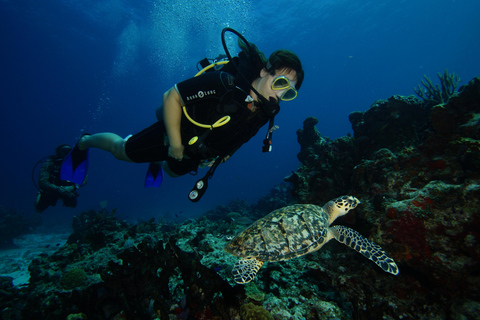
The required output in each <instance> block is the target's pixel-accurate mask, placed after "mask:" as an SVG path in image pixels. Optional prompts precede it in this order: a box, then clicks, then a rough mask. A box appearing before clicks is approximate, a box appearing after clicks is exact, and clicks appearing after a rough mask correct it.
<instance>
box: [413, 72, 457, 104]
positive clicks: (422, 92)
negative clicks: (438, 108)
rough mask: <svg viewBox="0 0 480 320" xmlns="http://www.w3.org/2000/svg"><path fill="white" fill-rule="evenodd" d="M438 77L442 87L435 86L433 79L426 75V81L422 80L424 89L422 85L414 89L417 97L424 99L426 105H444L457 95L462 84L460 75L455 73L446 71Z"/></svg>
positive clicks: (438, 74)
mask: <svg viewBox="0 0 480 320" xmlns="http://www.w3.org/2000/svg"><path fill="white" fill-rule="evenodd" d="M437 76H438V79H439V80H440V85H441V86H439V85H438V84H437V85H436V86H434V85H433V82H432V79H430V78H429V77H427V76H425V75H424V76H423V77H424V78H425V80H422V85H423V89H422V87H421V86H420V85H419V86H418V88H416V89H414V91H415V93H416V94H417V96H419V97H420V98H422V99H423V101H424V102H425V103H426V104H432V105H438V104H444V103H447V102H448V101H449V100H450V98H452V97H453V96H454V95H455V94H456V92H455V90H456V89H457V86H458V83H459V82H460V78H459V77H458V75H456V74H455V73H452V74H449V73H448V70H447V69H445V72H444V73H443V74H441V73H437Z"/></svg>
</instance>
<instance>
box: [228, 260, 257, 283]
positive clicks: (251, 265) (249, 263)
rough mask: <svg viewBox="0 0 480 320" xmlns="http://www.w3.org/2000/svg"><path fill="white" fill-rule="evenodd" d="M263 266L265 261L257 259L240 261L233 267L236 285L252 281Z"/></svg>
mask: <svg viewBox="0 0 480 320" xmlns="http://www.w3.org/2000/svg"><path fill="white" fill-rule="evenodd" d="M262 266H263V261H260V260H257V259H255V258H246V259H240V260H238V261H237V263H235V265H234V266H233V270H232V274H233V278H234V279H235V282H236V283H239V284H245V283H248V282H250V281H252V280H253V279H254V278H255V276H256V275H257V272H258V270H260V268H261V267H262Z"/></svg>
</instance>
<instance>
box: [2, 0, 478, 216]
mask: <svg viewBox="0 0 480 320" xmlns="http://www.w3.org/2000/svg"><path fill="white" fill-rule="evenodd" d="M379 3H381V4H379ZM479 14H480V1H477V0H422V1H418V0H404V1H400V0H395V1H389V0H383V1H358V0H343V1H340V0H336V1H332V0H330V1H322V0H306V1H299V2H292V1H286V0H257V1H235V0H226V1H221V2H216V1H203V0H202V1H199V0H189V1H153V0H150V1H133V0H128V1H127V0H123V1H122V0H100V1H98V0H95V1H92V0H83V1H82V0H77V1H74V0H70V1H67V0H42V1H38V0H35V1H33V0H30V1H27V0H2V1H0V25H1V28H0V35H1V38H0V39H1V49H0V55H1V56H0V74H1V77H0V81H1V83H0V105H1V123H2V125H1V126H0V133H1V135H0V137H1V141H2V144H1V145H2V156H1V160H0V161H1V168H2V170H1V180H0V181H1V183H2V191H1V192H0V206H4V207H7V208H14V209H16V210H18V211H22V212H24V213H25V214H27V215H28V214H30V213H32V212H33V201H34V198H35V194H36V190H35V188H34V186H33V184H32V183H31V179H30V174H31V169H32V166H33V165H34V164H35V162H36V161H37V160H38V159H40V158H42V157H44V156H46V155H49V154H52V153H53V150H54V148H55V146H57V145H58V144H61V143H70V144H73V143H74V142H75V141H76V139H77V138H78V137H79V135H80V134H81V133H82V132H90V133H95V132H103V131H111V132H115V133H118V134H119V135H121V136H126V135H128V134H131V133H136V132H138V131H140V130H141V129H143V128H145V127H146V126H148V125H150V124H152V123H153V122H154V121H155V116H154V110H155V108H156V107H157V106H158V105H159V104H160V103H161V100H162V95H163V93H164V92H165V91H166V90H167V89H169V88H170V87H171V86H172V85H173V84H175V83H176V82H179V81H181V80H183V79H185V78H188V77H190V76H192V75H194V74H195V72H196V67H195V66H196V63H197V61H198V60H200V59H202V58H204V57H211V58H213V57H216V56H217V55H218V54H219V53H222V52H223V50H222V46H221V42H220V32H221V30H222V28H223V27H226V26H230V27H233V28H235V29H236V30H239V31H241V32H243V33H244V35H245V36H246V37H247V39H248V40H250V41H251V42H254V43H256V44H257V45H258V46H259V48H260V49H261V50H262V51H264V52H265V53H266V54H267V55H268V54H270V53H271V52H273V51H274V50H276V49H279V48H286V49H290V50H292V51H295V52H296V53H297V54H298V55H299V57H300V58H301V60H302V62H303V65H304V69H305V74H306V76H305V81H304V85H303V87H302V89H301V90H300V92H299V96H298V98H297V99H296V100H294V101H292V102H286V103H282V105H281V107H282V110H281V113H280V114H279V116H277V118H276V123H277V124H278V125H279V126H280V130H277V131H276V132H275V134H274V146H273V152H272V153H270V154H262V153H261V151H260V150H261V145H262V140H263V138H264V135H265V131H266V129H265V130H264V129H262V130H260V132H259V134H258V135H257V137H255V139H252V140H251V141H250V142H249V143H247V144H246V145H244V146H243V148H242V149H240V150H239V151H238V152H237V153H236V154H235V155H234V157H232V158H231V159H230V160H229V161H228V162H227V163H225V164H223V165H221V166H220V167H219V169H218V170H217V172H216V174H215V176H214V178H213V180H211V181H210V186H209V190H208V191H207V193H206V195H205V196H204V198H203V199H202V200H201V201H200V202H199V203H197V204H193V203H190V202H189V201H188V200H187V193H188V191H189V190H190V189H191V188H192V186H193V184H194V182H195V181H196V179H197V177H192V176H184V177H181V178H177V179H172V178H169V177H166V178H165V181H164V183H163V185H162V187H161V188H160V189H144V188H143V180H144V178H145V173H146V170H147V167H148V165H147V164H131V163H123V162H120V161H118V160H115V159H114V158H113V157H112V156H111V155H110V154H107V153H105V152H103V151H100V150H92V151H91V154H90V161H91V162H90V172H89V183H88V184H87V185H86V186H85V187H84V188H82V189H81V190H80V194H81V195H80V197H79V206H78V207H77V208H76V209H67V208H63V207H61V205H60V204H59V205H57V207H56V208H50V209H47V210H46V211H45V212H44V213H43V214H42V215H43V216H44V217H45V219H47V220H48V219H51V220H55V221H62V219H64V221H66V222H67V223H69V222H70V221H71V216H72V215H75V214H78V213H79V212H80V211H81V210H87V209H90V208H97V209H98V208H100V202H101V201H104V200H107V201H108V206H107V209H112V208H114V207H118V211H117V215H118V216H120V217H126V218H128V219H131V220H135V219H137V218H150V217H155V218H159V217H162V216H163V217H165V218H167V219H175V216H178V217H179V218H178V219H183V218H188V217H196V216H198V215H199V214H200V213H202V212H204V211H205V210H207V209H209V208H212V207H214V206H216V205H218V204H226V203H228V201H229V200H231V199H236V198H242V199H246V200H247V201H255V200H257V199H258V198H259V197H261V196H262V195H265V194H267V193H268V191H269V190H270V189H271V188H272V187H273V185H275V184H277V183H280V182H282V181H283V178H284V177H285V176H287V175H289V174H290V173H291V172H292V171H295V170H296V168H297V166H298V164H299V162H298V160H297V158H296V155H297V153H298V151H299V145H298V143H297V141H296V133H295V132H296V130H297V129H298V128H301V127H302V122H303V120H304V119H305V118H306V117H308V116H315V117H317V118H318V120H319V124H318V125H317V127H318V129H319V130H320V132H321V133H322V135H324V136H328V137H331V138H337V137H340V136H344V135H346V134H347V133H351V132H352V131H351V126H350V123H349V121H348V115H349V113H351V112H352V111H364V110H367V109H368V108H369V107H370V105H371V104H372V103H373V102H374V101H375V100H377V99H387V98H389V97H390V96H392V95H394V94H400V95H411V94H413V93H414V91H413V89H414V88H415V87H416V86H417V85H418V84H419V83H420V81H421V80H422V78H423V75H424V74H426V75H428V76H430V77H432V78H435V79H436V73H437V72H443V71H444V70H445V68H448V70H449V71H451V72H452V71H454V72H456V73H457V74H459V75H460V77H461V78H462V80H463V82H462V84H465V83H466V82H468V81H469V80H470V79H471V78H473V77H475V76H480V70H479V68H480V41H478V39H480V19H478V17H479ZM203 174H204V172H201V175H203Z"/></svg>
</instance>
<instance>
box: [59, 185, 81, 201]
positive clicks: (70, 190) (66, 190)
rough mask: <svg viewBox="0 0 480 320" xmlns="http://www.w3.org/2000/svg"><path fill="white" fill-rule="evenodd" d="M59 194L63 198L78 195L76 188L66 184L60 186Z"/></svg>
mask: <svg viewBox="0 0 480 320" xmlns="http://www.w3.org/2000/svg"><path fill="white" fill-rule="evenodd" d="M61 190H62V191H61V194H62V197H64V198H69V199H70V198H76V197H78V193H77V188H76V187H75V186H66V187H62V188H61Z"/></svg>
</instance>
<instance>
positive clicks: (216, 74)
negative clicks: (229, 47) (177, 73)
mask: <svg viewBox="0 0 480 320" xmlns="http://www.w3.org/2000/svg"><path fill="white" fill-rule="evenodd" d="M234 87H235V84H234V77H233V76H232V75H231V74H229V73H226V72H222V71H212V72H206V73H204V74H201V75H199V76H198V77H194V78H190V79H187V80H185V81H182V82H179V83H177V84H176V85H175V89H176V90H177V92H178V95H179V96H180V99H181V100H182V102H183V105H185V106H188V105H191V104H194V103H199V102H207V101H208V102H210V101H211V102H216V103H220V102H221V101H223V100H224V99H226V97H227V96H230V95H229V94H230V93H231V92H232V89H233V88H234Z"/></svg>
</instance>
